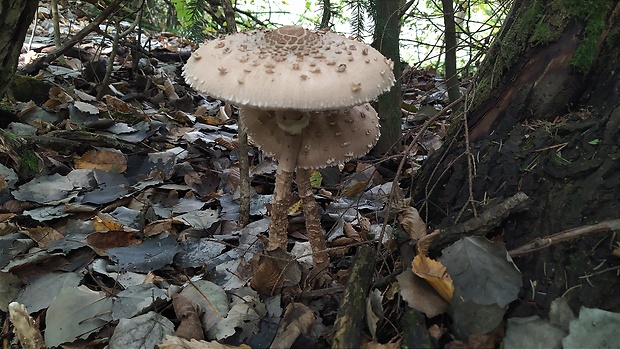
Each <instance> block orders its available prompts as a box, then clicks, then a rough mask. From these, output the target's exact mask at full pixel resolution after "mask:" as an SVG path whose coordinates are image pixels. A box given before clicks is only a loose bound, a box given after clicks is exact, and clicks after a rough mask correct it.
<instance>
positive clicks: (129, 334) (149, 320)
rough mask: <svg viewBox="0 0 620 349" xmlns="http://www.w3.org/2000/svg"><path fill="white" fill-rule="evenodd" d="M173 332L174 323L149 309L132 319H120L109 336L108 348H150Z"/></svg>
mask: <svg viewBox="0 0 620 349" xmlns="http://www.w3.org/2000/svg"><path fill="white" fill-rule="evenodd" d="M173 333H174V324H173V323H172V322H171V321H170V320H168V319H167V318H165V317H164V316H162V315H160V314H158V313H156V312H154V311H150V312H148V313H146V314H144V315H140V316H136V317H135V318H133V319H121V320H120V321H119V322H118V325H117V326H116V328H115V329H114V334H112V337H111V338H110V343H109V348H110V349H152V348H154V347H155V345H156V344H159V343H161V341H162V340H163V339H164V337H166V335H171V334H173Z"/></svg>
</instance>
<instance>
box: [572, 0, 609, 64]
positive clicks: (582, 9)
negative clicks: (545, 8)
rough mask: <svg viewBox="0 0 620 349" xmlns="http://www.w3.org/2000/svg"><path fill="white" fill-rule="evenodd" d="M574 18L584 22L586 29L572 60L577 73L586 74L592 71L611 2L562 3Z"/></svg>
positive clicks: (607, 0)
mask: <svg viewBox="0 0 620 349" xmlns="http://www.w3.org/2000/svg"><path fill="white" fill-rule="evenodd" d="M562 3H563V4H565V6H566V8H567V9H568V11H569V13H570V14H571V16H572V17H573V18H576V19H579V20H583V21H584V22H585V29H584V31H583V38H582V40H581V41H580V43H579V46H578V47H577V50H576V51H575V55H574V56H573V59H572V60H571V65H572V66H573V68H575V69H576V70H577V71H579V72H581V73H585V72H587V71H588V70H590V67H591V66H592V63H593V62H594V58H595V57H596V54H597V51H598V50H597V46H598V41H599V38H600V36H601V33H602V32H603V31H604V30H605V25H606V18H607V13H608V12H609V9H610V8H611V1H609V0H589V1H583V0H564V1H562Z"/></svg>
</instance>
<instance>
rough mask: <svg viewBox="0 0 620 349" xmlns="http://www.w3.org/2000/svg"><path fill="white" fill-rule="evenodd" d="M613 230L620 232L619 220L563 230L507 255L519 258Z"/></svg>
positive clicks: (529, 243)
mask: <svg viewBox="0 0 620 349" xmlns="http://www.w3.org/2000/svg"><path fill="white" fill-rule="evenodd" d="M613 230H620V219H615V220H611V221H604V222H601V223H598V224H594V225H584V226H581V227H577V228H573V229H568V230H564V231H562V232H559V233H556V234H553V235H548V236H547V237H539V238H536V239H534V240H532V241H530V242H528V243H527V244H525V245H523V246H521V247H517V248H515V249H513V250H510V251H509V252H508V254H509V255H510V256H511V257H519V256H522V255H524V254H527V253H530V252H534V251H538V250H542V249H543V248H547V247H549V246H551V245H554V244H557V243H558V242H562V241H568V240H572V239H576V238H580V237H584V236H586V235H590V234H594V233H600V232H605V231H613Z"/></svg>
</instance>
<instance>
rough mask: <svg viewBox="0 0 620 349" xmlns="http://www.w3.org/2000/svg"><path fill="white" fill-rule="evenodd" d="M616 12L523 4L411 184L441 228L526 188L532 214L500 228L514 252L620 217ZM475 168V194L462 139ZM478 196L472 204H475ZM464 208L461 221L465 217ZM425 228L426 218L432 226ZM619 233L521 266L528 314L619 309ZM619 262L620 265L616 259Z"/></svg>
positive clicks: (537, 1)
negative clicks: (564, 303)
mask: <svg viewBox="0 0 620 349" xmlns="http://www.w3.org/2000/svg"><path fill="white" fill-rule="evenodd" d="M618 66H620V4H619V1H611V0H595V1H587V2H583V1H577V0H552V1H543V0H516V1H515V2H514V5H513V8H512V10H511V12H510V14H509V16H508V18H507V19H506V22H505V24H504V27H503V28H502V30H501V32H500V33H499V35H498V37H497V39H496V41H495V42H494V44H493V45H492V47H491V49H490V51H489V52H488V55H487V58H486V60H485V62H484V63H483V65H482V66H481V67H480V71H479V74H478V75H477V78H476V80H475V82H474V83H475V89H474V92H473V93H472V94H470V95H469V96H467V104H466V105H467V107H468V108H467V111H466V113H467V114H466V115H467V128H465V127H464V126H465V124H464V123H463V122H458V121H455V122H454V123H453V125H452V126H451V130H450V136H449V137H448V138H447V141H446V143H445V144H444V146H443V147H442V148H441V149H440V150H439V151H438V152H436V153H435V154H433V155H432V156H431V157H430V158H429V159H428V161H427V162H426V163H425V164H424V167H423V169H422V171H420V173H419V174H418V176H417V177H416V179H415V180H414V184H413V186H412V188H414V189H413V193H412V196H413V197H414V198H415V200H414V202H423V203H424V204H423V206H424V207H421V209H422V210H421V212H422V213H423V214H425V215H426V216H427V218H428V219H429V220H430V222H434V223H435V224H444V225H449V224H454V221H455V219H456V217H460V221H463V220H465V219H467V218H469V217H468V214H469V215H470V216H471V211H472V210H471V209H470V208H471V205H472V204H473V205H476V207H477V211H478V212H481V211H484V209H485V205H487V204H490V203H494V202H497V201H499V200H502V199H504V198H508V197H510V196H512V195H514V194H515V193H517V192H519V191H523V192H524V193H525V194H527V195H528V196H529V197H530V198H531V203H530V206H529V210H527V211H526V212H523V213H518V214H514V215H512V216H510V217H508V218H507V219H506V220H504V221H503V223H502V224H501V226H499V227H497V228H496V229H495V231H494V232H491V233H490V234H491V235H493V234H495V235H500V234H501V235H503V238H504V240H505V241H506V244H507V247H508V249H512V248H514V247H518V246H520V245H522V244H524V243H525V242H527V241H530V240H532V239H534V238H537V237H541V236H545V235H549V234H553V233H555V232H559V231H562V230H564V229H568V228H573V227H577V226H581V225H589V224H594V223H596V222H599V221H603V220H608V219H617V218H618V212H619V210H618V205H619V203H620V201H619V200H620V199H619V198H620V69H618ZM465 131H468V135H469V139H470V149H471V157H470V158H471V159H472V160H473V161H474V163H475V171H476V172H475V173H474V176H473V181H472V193H473V198H472V197H470V193H469V188H468V173H467V170H468V166H467V155H464V154H465V153H466V149H465V146H464V141H463V140H464V132H465ZM471 199H473V202H472V200H471ZM460 212H463V213H464V214H462V215H459V213H460ZM427 222H428V220H427ZM611 236H612V235H611V234H599V235H594V236H591V237H587V238H581V239H578V240H576V241H572V242H565V243H561V244H558V245H554V246H552V247H550V248H548V249H546V250H543V251H540V252H535V253H533V254H531V255H528V256H525V257H520V258H518V259H516V263H517V265H518V266H519V267H520V269H521V270H522V271H523V272H524V285H525V286H524V289H523V292H522V293H521V296H522V300H523V301H522V302H521V305H520V306H518V307H517V308H516V311H517V312H518V313H519V314H520V315H523V316H525V315H527V314H530V315H531V314H532V313H537V312H538V313H539V315H543V316H546V314H547V313H546V311H548V309H549V304H550V303H551V301H553V300H554V299H555V298H556V297H559V296H561V295H562V294H563V293H564V292H566V291H567V290H568V289H571V291H570V292H568V297H569V300H570V304H571V305H572V306H573V309H574V310H575V309H576V308H578V307H579V306H580V305H583V306H587V307H595V308H602V309H607V310H612V311H620V294H619V290H620V284H619V280H618V277H617V275H616V272H615V271H611V272H606V273H605V272H604V273H600V274H598V275H595V276H592V277H590V278H587V279H584V278H582V276H584V275H589V274H591V273H595V272H594V271H593V270H595V268H596V270H605V269H606V268H611V270H613V268H614V267H616V268H617V263H618V262H617V259H614V257H612V256H611V249H612V248H611V246H612V245H613V244H614V243H615V241H612V239H617V238H612V237H611ZM614 261H615V262H614ZM614 263H615V265H614Z"/></svg>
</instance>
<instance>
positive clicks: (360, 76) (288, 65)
mask: <svg viewBox="0 0 620 349" xmlns="http://www.w3.org/2000/svg"><path fill="white" fill-rule="evenodd" d="M255 68H258V69H255ZM183 74H184V76H185V78H186V79H187V81H188V82H189V83H190V85H191V86H192V87H193V88H195V89H196V90H199V91H201V92H204V93H206V94H209V95H211V96H212V97H215V98H219V99H223V100H226V101H229V102H232V103H235V104H238V105H240V106H252V107H257V108H264V109H269V110H277V109H280V110H289V109H297V110H306V111H312V110H315V111H316V110H335V109H339V108H348V107H352V106H355V105H359V104H362V103H365V102H368V101H371V100H373V99H375V98H376V97H377V96H378V95H379V94H381V93H383V92H385V91H387V90H389V89H390V88H391V87H392V86H393V85H394V75H393V73H392V62H391V61H389V60H386V59H384V57H383V55H381V54H380V53H379V52H378V51H377V50H375V49H374V48H372V47H370V46H368V45H366V44H364V43H362V42H358V41H355V40H350V39H347V38H345V37H343V36H341V35H338V34H335V33H332V32H329V31H322V30H310V29H304V28H302V27H298V26H285V27H281V28H277V29H273V30H254V31H248V32H241V33H236V34H231V35H228V36H223V37H221V38H219V39H216V40H213V41H210V42H207V43H205V44H203V45H202V46H201V47H200V48H199V49H198V50H197V51H196V52H195V53H194V54H193V55H192V56H191V57H190V58H189V59H188V61H187V64H186V65H185V67H184V70H183ZM195 78H196V79H195ZM293 79H294V80H293ZM291 81H295V83H293V84H291ZM352 91H353V92H355V93H351V92H352Z"/></svg>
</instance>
